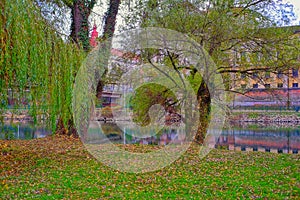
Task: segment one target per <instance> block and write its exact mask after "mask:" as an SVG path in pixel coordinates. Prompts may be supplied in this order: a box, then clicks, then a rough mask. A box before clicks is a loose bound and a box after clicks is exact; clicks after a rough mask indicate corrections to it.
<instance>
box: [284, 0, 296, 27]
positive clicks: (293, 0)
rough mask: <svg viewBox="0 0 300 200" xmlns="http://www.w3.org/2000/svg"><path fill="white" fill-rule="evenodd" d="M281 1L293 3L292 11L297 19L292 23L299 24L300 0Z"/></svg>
mask: <svg viewBox="0 0 300 200" xmlns="http://www.w3.org/2000/svg"><path fill="white" fill-rule="evenodd" d="M283 2H289V3H291V4H293V5H294V12H295V14H296V15H297V17H298V19H297V21H296V22H294V24H293V25H300V0H284V1H283Z"/></svg>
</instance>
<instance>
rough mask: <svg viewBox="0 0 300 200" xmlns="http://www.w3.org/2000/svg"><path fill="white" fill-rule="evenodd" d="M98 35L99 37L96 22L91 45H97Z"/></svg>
mask: <svg viewBox="0 0 300 200" xmlns="http://www.w3.org/2000/svg"><path fill="white" fill-rule="evenodd" d="M97 37H98V32H97V25H96V23H94V27H93V31H92V35H91V38H90V45H91V47H95V46H97V40H96V39H97Z"/></svg>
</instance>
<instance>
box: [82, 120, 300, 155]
mask: <svg viewBox="0 0 300 200" xmlns="http://www.w3.org/2000/svg"><path fill="white" fill-rule="evenodd" d="M94 128H95V129H94V132H93V131H89V134H88V139H87V142H88V143H105V142H107V141H110V142H114V143H124V144H146V145H147V144H150V145H167V144H169V143H170V142H172V143H175V144H180V143H181V142H184V141H185V139H186V138H185V134H184V129H178V128H177V129H176V128H164V129H162V130H161V131H160V132H158V134H156V135H155V134H153V136H151V137H144V138H143V137H141V136H140V135H139V133H137V130H134V129H131V128H119V127H118V126H117V125H116V124H114V123H102V124H101V129H100V128H99V124H95V127H94ZM99 132H101V134H99ZM102 133H103V134H104V135H103V134H102ZM100 135H102V136H101V137H100ZM105 136H106V137H105ZM213 140H214V142H215V147H216V148H224V149H229V150H240V151H264V152H276V153H300V130H299V129H294V130H288V129H283V130H280V129H279V130H268V129H263V128H257V129H253V130H252V129H246V128H245V129H241V128H233V129H230V130H223V132H222V134H221V136H220V137H218V138H214V139H213Z"/></svg>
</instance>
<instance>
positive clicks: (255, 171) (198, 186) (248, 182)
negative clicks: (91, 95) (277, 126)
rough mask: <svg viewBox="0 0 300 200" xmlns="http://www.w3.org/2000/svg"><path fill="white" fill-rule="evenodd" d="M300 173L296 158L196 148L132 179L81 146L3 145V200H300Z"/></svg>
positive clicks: (54, 141) (53, 141)
mask: <svg viewBox="0 0 300 200" xmlns="http://www.w3.org/2000/svg"><path fill="white" fill-rule="evenodd" d="M126 148H127V149H128V150H129V151H135V152H144V151H148V150H151V148H155V147H153V146H151V145H149V146H144V145H129V146H126ZM299 168H300V156H299V155H290V154H273V153H262V152H235V151H227V150H213V151H212V152H211V153H209V155H208V156H206V157H205V158H203V159H200V158H199V156H198V149H197V147H193V148H191V149H189V151H188V152H187V153H186V154H185V155H184V156H182V157H181V158H180V159H179V160H177V161H176V162H175V163H173V164H171V165H169V166H167V167H166V168H164V169H161V170H159V171H156V172H152V173H146V174H128V173H121V172H118V171H115V170H113V169H111V168H108V167H106V166H105V165H103V164H101V163H100V162H98V161H97V160H95V159H94V158H93V157H92V156H91V155H90V154H89V153H88V152H87V151H86V150H85V148H84V146H83V145H82V143H81V142H80V140H79V139H75V138H70V137H65V136H51V137H46V138H43V139H33V140H27V141H25V140H13V141H4V140H0V199H33V198H36V199H42V198H44V199H98V198H100V199H109V198H117V199H129V198H130V199H137V198H139V199H145V198H147V199H149V198H152V199H159V198H160V199H167V198H177V199H183V198H195V199H199V198H202V199H237V198H246V199H255V198H260V199H265V198H266V199H298V198H299V194H300V178H299Z"/></svg>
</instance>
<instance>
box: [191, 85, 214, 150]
mask: <svg viewBox="0 0 300 200" xmlns="http://www.w3.org/2000/svg"><path fill="white" fill-rule="evenodd" d="M197 100H198V109H199V122H198V129H197V133H196V135H195V139H194V141H195V142H196V143H198V144H203V143H204V139H205V136H206V132H207V128H208V125H209V122H210V106H211V96H210V93H209V90H208V87H207V84H206V83H205V81H204V80H203V79H202V81H201V84H200V87H199V89H198V91H197Z"/></svg>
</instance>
